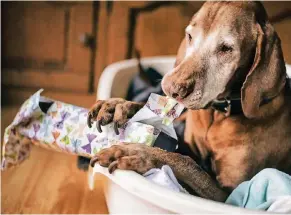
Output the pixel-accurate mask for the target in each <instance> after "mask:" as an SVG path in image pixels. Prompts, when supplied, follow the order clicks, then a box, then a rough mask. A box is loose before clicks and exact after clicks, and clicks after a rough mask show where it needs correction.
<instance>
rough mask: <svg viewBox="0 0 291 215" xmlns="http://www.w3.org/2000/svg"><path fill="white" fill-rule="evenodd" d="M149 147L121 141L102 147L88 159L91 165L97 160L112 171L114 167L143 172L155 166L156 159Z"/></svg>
mask: <svg viewBox="0 0 291 215" xmlns="http://www.w3.org/2000/svg"><path fill="white" fill-rule="evenodd" d="M150 151H151V148H150V147H148V146H146V145H142V144H135V143H122V144H120V145H114V146H111V147H110V148H107V149H103V150H101V151H100V152H99V153H97V154H96V155H95V156H94V157H93V158H92V159H91V161H90V164H91V166H92V167H93V166H94V165H95V163H96V162H98V163H99V164H100V165H101V166H103V167H108V171H109V172H110V173H112V172H113V171H114V170H116V169H123V170H133V171H135V172H137V173H140V174H144V173H146V172H147V171H148V170H150V169H152V168H155V167H156V161H155V159H154V157H153V156H152V155H151V153H150Z"/></svg>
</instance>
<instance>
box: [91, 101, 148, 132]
mask: <svg viewBox="0 0 291 215" xmlns="http://www.w3.org/2000/svg"><path fill="white" fill-rule="evenodd" d="M143 105H144V104H143V103H138V102H130V101H126V100H124V99H121V98H112V99H108V100H106V101H104V100H98V101H97V102H96V103H95V104H94V105H93V106H92V108H91V109H90V111H89V113H88V119H87V124H88V126H89V127H90V128H91V127H92V123H93V122H94V121H96V122H97V123H96V126H97V129H98V131H99V132H102V130H101V125H102V126H105V125H107V124H109V123H111V122H114V128H115V131H116V133H117V134H118V129H117V128H118V127H121V126H122V125H124V124H125V123H126V122H127V120H128V119H130V118H131V117H132V116H133V115H134V114H135V113H136V112H137V111H139V110H140V108H142V106H143Z"/></svg>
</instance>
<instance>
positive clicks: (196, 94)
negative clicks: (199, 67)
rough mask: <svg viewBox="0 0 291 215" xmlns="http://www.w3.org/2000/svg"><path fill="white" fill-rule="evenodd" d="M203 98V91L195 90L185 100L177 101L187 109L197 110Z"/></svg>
mask: <svg viewBox="0 0 291 215" xmlns="http://www.w3.org/2000/svg"><path fill="white" fill-rule="evenodd" d="M202 96H203V93H202V89H194V91H193V92H192V93H190V94H189V95H188V96H187V97H185V98H183V99H182V98H180V99H179V98H177V99H176V100H177V101H178V102H181V103H182V104H184V105H185V107H186V108H189V109H192V108H194V109H195V108H196V106H197V104H198V103H199V101H200V100H201V98H202Z"/></svg>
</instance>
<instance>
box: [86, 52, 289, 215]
mask: <svg viewBox="0 0 291 215" xmlns="http://www.w3.org/2000/svg"><path fill="white" fill-rule="evenodd" d="M174 62H175V56H161V57H151V58H143V59H142V65H143V66H145V67H149V66H151V67H153V68H155V69H156V70H157V71H159V72H161V73H162V74H165V73H166V72H168V71H170V69H171V68H173V65H174ZM286 69H287V74H288V76H289V77H291V66H290V65H286ZM137 71H138V66H137V61H136V60H135V59H131V60H125V61H121V62H117V63H114V64H111V65H109V66H108V67H107V68H106V69H105V70H104V72H103V73H102V75H101V77H100V80H99V84H98V89H97V99H103V100H105V99H108V98H111V97H125V94H126V90H127V86H128V84H129V82H130V80H131V78H132V77H133V76H134V74H135V73H136V72H137ZM119 83H123V84H122V85H120V84H119ZM94 171H95V173H97V172H99V173H100V172H101V173H102V174H104V175H105V176H106V177H107V178H108V180H107V181H106V183H104V191H105V197H106V202H107V205H108V209H109V212H110V213H123V214H129V213H135V214H140V213H156V214H157V213H159V214H160V213H163V214H165V213H178V214H190V213H191V214H196V213H266V212H263V211H251V210H247V209H243V208H238V207H234V206H230V205H226V204H223V203H217V202H214V201H210V200H206V199H202V198H199V197H195V196H191V195H186V194H183V193H177V192H174V191H171V190H168V189H166V188H164V187H161V186H159V185H156V184H154V183H152V182H150V181H148V180H147V179H145V178H144V177H142V176H141V175H138V174H137V173H135V172H132V171H122V170H116V171H115V173H114V174H113V175H110V174H108V172H107V169H104V168H100V167H99V166H96V167H95V168H94ZM93 175H94V174H93ZM89 176H90V177H89V179H90V185H91V186H93V184H94V183H93V178H92V174H89Z"/></svg>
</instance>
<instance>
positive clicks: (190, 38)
mask: <svg viewBox="0 0 291 215" xmlns="http://www.w3.org/2000/svg"><path fill="white" fill-rule="evenodd" d="M187 39H188V41H189V43H190V42H191V41H192V36H191V34H188V33H187Z"/></svg>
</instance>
